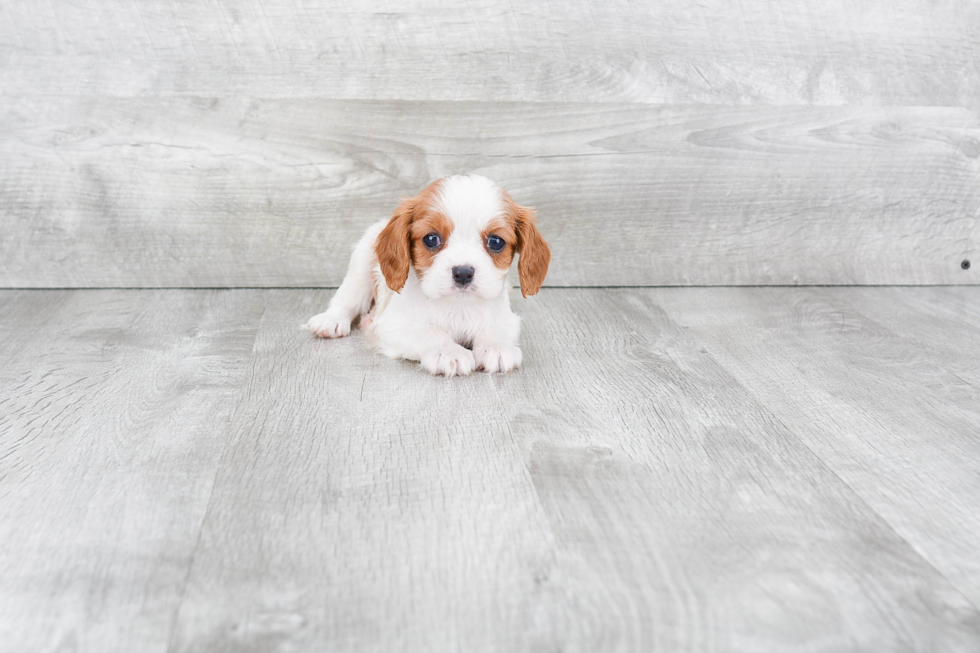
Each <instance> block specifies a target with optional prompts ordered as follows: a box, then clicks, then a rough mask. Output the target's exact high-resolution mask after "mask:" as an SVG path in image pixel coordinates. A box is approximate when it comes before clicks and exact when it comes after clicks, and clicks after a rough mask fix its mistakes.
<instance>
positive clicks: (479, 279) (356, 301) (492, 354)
mask: <svg viewBox="0 0 980 653" xmlns="http://www.w3.org/2000/svg"><path fill="white" fill-rule="evenodd" d="M515 254H517V255H519V256H520V258H519V260H518V263H517V271H518V273H519V275H520V280H521V293H522V294H523V295H524V296H525V297H527V296H528V295H533V294H535V293H536V292H538V290H539V289H540V288H541V284H542V283H543V282H544V277H545V275H546V274H547V272H548V263H549V262H550V261H551V250H550V249H549V248H548V244H547V243H546V242H545V241H544V239H543V238H542V237H541V234H540V233H539V232H538V228H537V226H536V225H535V217H534V209H532V208H529V207H525V206H519V205H518V204H516V203H515V202H514V200H512V199H511V197H510V195H508V194H507V192H506V191H505V190H503V189H502V188H500V187H499V186H497V185H496V184H495V183H494V182H492V181H490V180H489V179H487V178H486V177H481V176H478V175H468V176H462V175H457V176H453V177H445V178H443V179H439V180H437V181H435V182H433V183H431V184H430V185H429V186H428V187H426V188H425V189H424V190H423V191H422V192H421V193H419V194H418V195H416V196H415V197H411V198H408V199H404V200H402V202H401V204H399V205H398V208H397V209H396V210H395V213H394V215H393V216H392V217H391V219H390V220H387V221H384V220H382V221H381V222H378V223H376V224H374V225H372V226H371V227H370V228H368V230H367V232H366V233H365V234H364V236H363V237H362V238H361V240H360V241H359V242H358V243H357V245H356V246H355V247H354V252H353V254H352V255H351V260H350V265H349V266H348V268H347V275H346V276H345V277H344V281H343V283H342V284H341V285H340V288H339V289H338V290H337V293H336V294H335V295H334V296H333V299H331V300H330V305H329V307H328V308H327V310H326V312H324V313H321V314H319V315H316V316H314V317H313V318H311V319H310V321H309V322H308V323H307V325H306V326H307V328H308V329H309V330H310V331H312V332H313V333H314V334H316V335H317V336H320V337H321V338H342V337H344V336H346V335H347V334H349V333H350V329H351V322H352V321H353V320H355V319H356V318H357V317H358V316H362V317H361V321H360V326H361V328H362V329H364V330H366V332H367V334H368V337H369V338H371V339H372V340H373V341H374V343H375V344H376V346H377V348H378V350H379V351H380V352H381V353H382V354H384V355H386V356H390V357H392V358H404V359H406V360H412V361H419V362H420V363H421V365H422V368H423V369H425V370H426V371H427V372H429V373H430V374H442V375H445V376H454V375H466V374H469V373H470V372H472V371H473V370H483V371H485V372H509V371H510V370H513V369H514V368H516V367H519V366H520V364H521V350H520V348H519V347H518V346H517V340H518V336H519V335H520V330H521V326H520V318H519V317H518V316H517V315H514V313H513V312H511V310H510V299H509V297H508V287H507V279H506V277H507V270H508V269H509V268H510V264H511V261H512V260H513V259H514V256H515Z"/></svg>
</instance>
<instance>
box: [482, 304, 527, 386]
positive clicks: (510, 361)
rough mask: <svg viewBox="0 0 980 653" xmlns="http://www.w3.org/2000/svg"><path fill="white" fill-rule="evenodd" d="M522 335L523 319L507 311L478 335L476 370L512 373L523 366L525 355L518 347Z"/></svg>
mask: <svg viewBox="0 0 980 653" xmlns="http://www.w3.org/2000/svg"><path fill="white" fill-rule="evenodd" d="M520 335H521V318H519V317H518V316H517V315H514V313H512V312H511V311H510V309H507V310H506V311H504V313H503V314H502V315H501V316H500V320H499V321H498V322H497V323H496V324H493V325H491V326H490V327H488V328H486V329H484V330H483V331H481V332H480V333H478V334H476V338H474V339H473V358H474V360H475V361H476V368H477V369H478V370H483V371H484V372H487V373H490V374H492V373H494V372H510V371H511V370H513V369H515V368H518V367H520V366H521V360H522V358H523V355H522V354H521V348H520V347H518V346H517V342H518V339H519V338H520Z"/></svg>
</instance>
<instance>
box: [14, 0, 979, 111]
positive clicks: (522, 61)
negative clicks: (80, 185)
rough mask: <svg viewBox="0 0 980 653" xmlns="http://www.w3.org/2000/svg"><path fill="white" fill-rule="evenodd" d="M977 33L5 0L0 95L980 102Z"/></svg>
mask: <svg viewBox="0 0 980 653" xmlns="http://www.w3.org/2000/svg"><path fill="white" fill-rule="evenodd" d="M978 41H980V7H978V6H977V4H976V3H973V2H969V1H966V0H956V1H951V2H941V3H936V2H931V1H929V0H893V1H888V0H868V1H865V2H861V3H853V2H847V1H845V0H829V1H827V2H822V3H812V2H802V1H799V0H798V1H794V2H778V3H777V2H767V1H765V0H745V1H743V2H730V1H727V0H703V1H701V2H698V3H690V2H687V1H686V0H666V1H663V2H656V3H651V2H636V1H635V0H609V1H607V2H603V3H595V2H589V1H587V0H562V1H557V0H533V1H531V2H523V3H503V4H501V3H499V2H493V1H492V0H468V1H466V2H456V1H449V0H439V1H438V2H431V1H426V2H420V1H419V0H407V1H405V0H397V1H393V0H371V1H368V2H357V3H342V4H340V5H337V4H336V3H328V4H322V3H319V4H318V3H311V2H296V1H293V0H234V1H232V0H217V1H214V2H207V3H186V2H176V1H174V0H141V1H140V2H129V1H126V0H109V1H98V0H81V1H79V2H72V3H44V4H43V5H41V6H40V7H39V6H38V5H37V3H34V2H30V1H29V0H8V1H7V2H5V3H3V6H2V7H0V63H2V65H3V68H4V74H3V75H2V76H0V94H2V95H4V96H19V95H22V94H28V95H42V96H49V95H58V94H68V95H93V94H94V95H107V96H145V95H170V94H186V95H206V96H212V95H215V96H242V95H243V96H249V97H310V96H315V97H325V98H343V99H384V100H393V99H401V100H426V101H428V100H453V101H455V100H475V101H498V100H514V101H549V102H554V101H579V102H583V101H590V102H591V101H596V100H599V101H628V102H644V103H688V102H698V103H702V102H703V103H718V104H747V103H755V104H861V105H890V104H913V105H922V104H942V105H953V106H959V105H966V106H975V105H976V102H977V100H978V98H980V74H978V73H980V71H978V69H977V63H976V44H977V42H978Z"/></svg>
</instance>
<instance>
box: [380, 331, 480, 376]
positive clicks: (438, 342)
mask: <svg viewBox="0 0 980 653" xmlns="http://www.w3.org/2000/svg"><path fill="white" fill-rule="evenodd" d="M375 335H376V336H377V337H378V350H379V351H380V352H381V353H382V354H384V355H385V356H390V357H391V358H404V359H405V360H410V361H419V364H420V365H421V366H422V369H424V370H425V371H426V372H428V373H429V374H432V375H435V376H438V375H440V374H441V375H442V376H466V375H467V374H469V373H471V372H472V371H473V369H474V368H475V366H476V363H475V361H474V359H473V352H471V351H470V350H469V349H467V348H466V347H463V346H462V345H459V344H456V343H455V342H453V339H452V338H451V337H450V336H449V333H447V332H446V331H445V330H444V329H442V328H440V327H437V326H410V327H402V328H400V329H397V330H388V329H377V328H376V329H375Z"/></svg>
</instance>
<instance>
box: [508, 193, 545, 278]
mask: <svg viewBox="0 0 980 653" xmlns="http://www.w3.org/2000/svg"><path fill="white" fill-rule="evenodd" d="M515 208H516V210H517V251H518V252H519V253H520V255H521V258H520V259H519V260H518V261H517V273H518V275H519V276H520V278H521V294H522V295H524V296H525V297H527V296H528V295H533V294H535V293H536V292H538V291H539V290H540V289H541V284H542V283H544V277H545V275H546V274H548V263H549V262H551V249H550V248H549V247H548V243H546V242H544V238H542V237H541V232H540V231H538V227H537V224H536V220H535V217H534V209H533V208H531V207H529V206H516V207H515Z"/></svg>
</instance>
